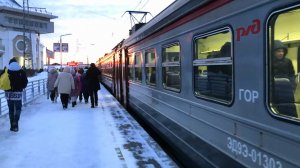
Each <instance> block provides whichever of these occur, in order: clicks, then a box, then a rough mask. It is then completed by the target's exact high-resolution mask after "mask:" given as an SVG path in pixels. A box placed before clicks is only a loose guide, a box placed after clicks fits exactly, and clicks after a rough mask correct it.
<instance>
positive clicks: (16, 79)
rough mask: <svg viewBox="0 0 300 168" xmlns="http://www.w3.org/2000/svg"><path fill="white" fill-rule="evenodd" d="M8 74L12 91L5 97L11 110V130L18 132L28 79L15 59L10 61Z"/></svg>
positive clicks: (7, 92)
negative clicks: (23, 96)
mask: <svg viewBox="0 0 300 168" xmlns="http://www.w3.org/2000/svg"><path fill="white" fill-rule="evenodd" d="M8 74H9V80H10V86H11V89H10V90H6V91H5V97H6V99H7V105H8V109H9V119H10V130H11V131H14V132H17V131H19V119H20V115H21V109H22V93H23V90H24V89H25V88H26V86H27V83H28V79H27V76H26V73H25V71H24V70H23V69H22V68H21V66H20V65H19V64H18V62H17V60H16V59H15V58H12V59H11V60H10V61H9V65H8Z"/></svg>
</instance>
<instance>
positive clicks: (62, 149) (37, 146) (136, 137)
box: [0, 73, 177, 168]
mask: <svg viewBox="0 0 300 168" xmlns="http://www.w3.org/2000/svg"><path fill="white" fill-rule="evenodd" d="M45 74H47V73H45ZM45 74H43V73H42V74H40V75H39V76H40V77H36V78H43V77H41V76H43V75H45ZM101 88H102V89H101V91H99V106H98V107H97V108H94V109H92V108H90V104H84V103H78V105H77V106H76V107H74V108H73V107H70V105H69V107H68V109H67V110H63V109H62V105H61V104H60V103H51V101H50V100H47V98H46V96H45V95H44V96H41V97H40V98H38V99H37V100H35V101H34V102H33V103H31V104H29V105H27V106H26V107H23V109H22V114H21V119H20V123H19V124H20V130H19V132H17V133H15V132H11V131H9V122H8V121H7V122H5V123H4V124H3V125H1V127H0V167H1V168H119V167H120V168H135V167H145V168H152V167H155V168H158V167H163V168H169V167H177V166H176V164H175V163H174V162H173V161H172V160H171V159H170V158H169V157H168V156H167V155H166V154H165V153H164V152H163V151H162V150H161V148H160V147H159V146H158V145H157V144H156V143H155V142H154V140H152V138H151V137H149V135H148V134H147V133H146V132H145V131H144V130H143V129H142V128H141V127H140V126H139V125H138V123H137V122H136V121H134V119H132V117H131V116H130V115H129V114H128V113H127V112H126V110H125V109H124V108H122V107H121V106H120V104H118V102H117V101H116V100H115V99H114V97H112V96H111V95H110V94H109V93H108V91H107V90H105V88H104V87H101ZM58 100H59V99H58Z"/></svg>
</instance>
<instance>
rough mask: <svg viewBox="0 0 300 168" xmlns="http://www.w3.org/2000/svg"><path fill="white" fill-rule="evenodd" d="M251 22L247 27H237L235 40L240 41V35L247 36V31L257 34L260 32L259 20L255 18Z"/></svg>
mask: <svg viewBox="0 0 300 168" xmlns="http://www.w3.org/2000/svg"><path fill="white" fill-rule="evenodd" d="M252 22H253V24H252V25H249V26H248V27H239V28H237V29H236V32H237V39H236V40H237V41H240V39H241V36H248V35H249V33H252V34H257V33H259V32H260V20H259V19H255V20H253V21H252Z"/></svg>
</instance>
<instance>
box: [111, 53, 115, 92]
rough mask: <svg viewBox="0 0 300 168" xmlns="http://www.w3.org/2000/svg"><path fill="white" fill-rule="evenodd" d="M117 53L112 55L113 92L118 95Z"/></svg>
mask: <svg viewBox="0 0 300 168" xmlns="http://www.w3.org/2000/svg"><path fill="white" fill-rule="evenodd" d="M115 62H116V61H115V54H114V55H113V56H112V62H111V64H112V94H113V95H114V96H116V64H115Z"/></svg>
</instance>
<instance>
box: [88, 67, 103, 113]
mask: <svg viewBox="0 0 300 168" xmlns="http://www.w3.org/2000/svg"><path fill="white" fill-rule="evenodd" d="M100 75H101V73H100V71H99V70H98V69H97V68H96V65H95V64H94V63H91V66H90V68H89V69H88V70H87V72H86V78H85V79H86V80H87V83H88V86H89V87H88V91H89V95H90V98H91V108H94V107H95V106H98V93H97V92H98V90H100V83H99V77H100Z"/></svg>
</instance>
